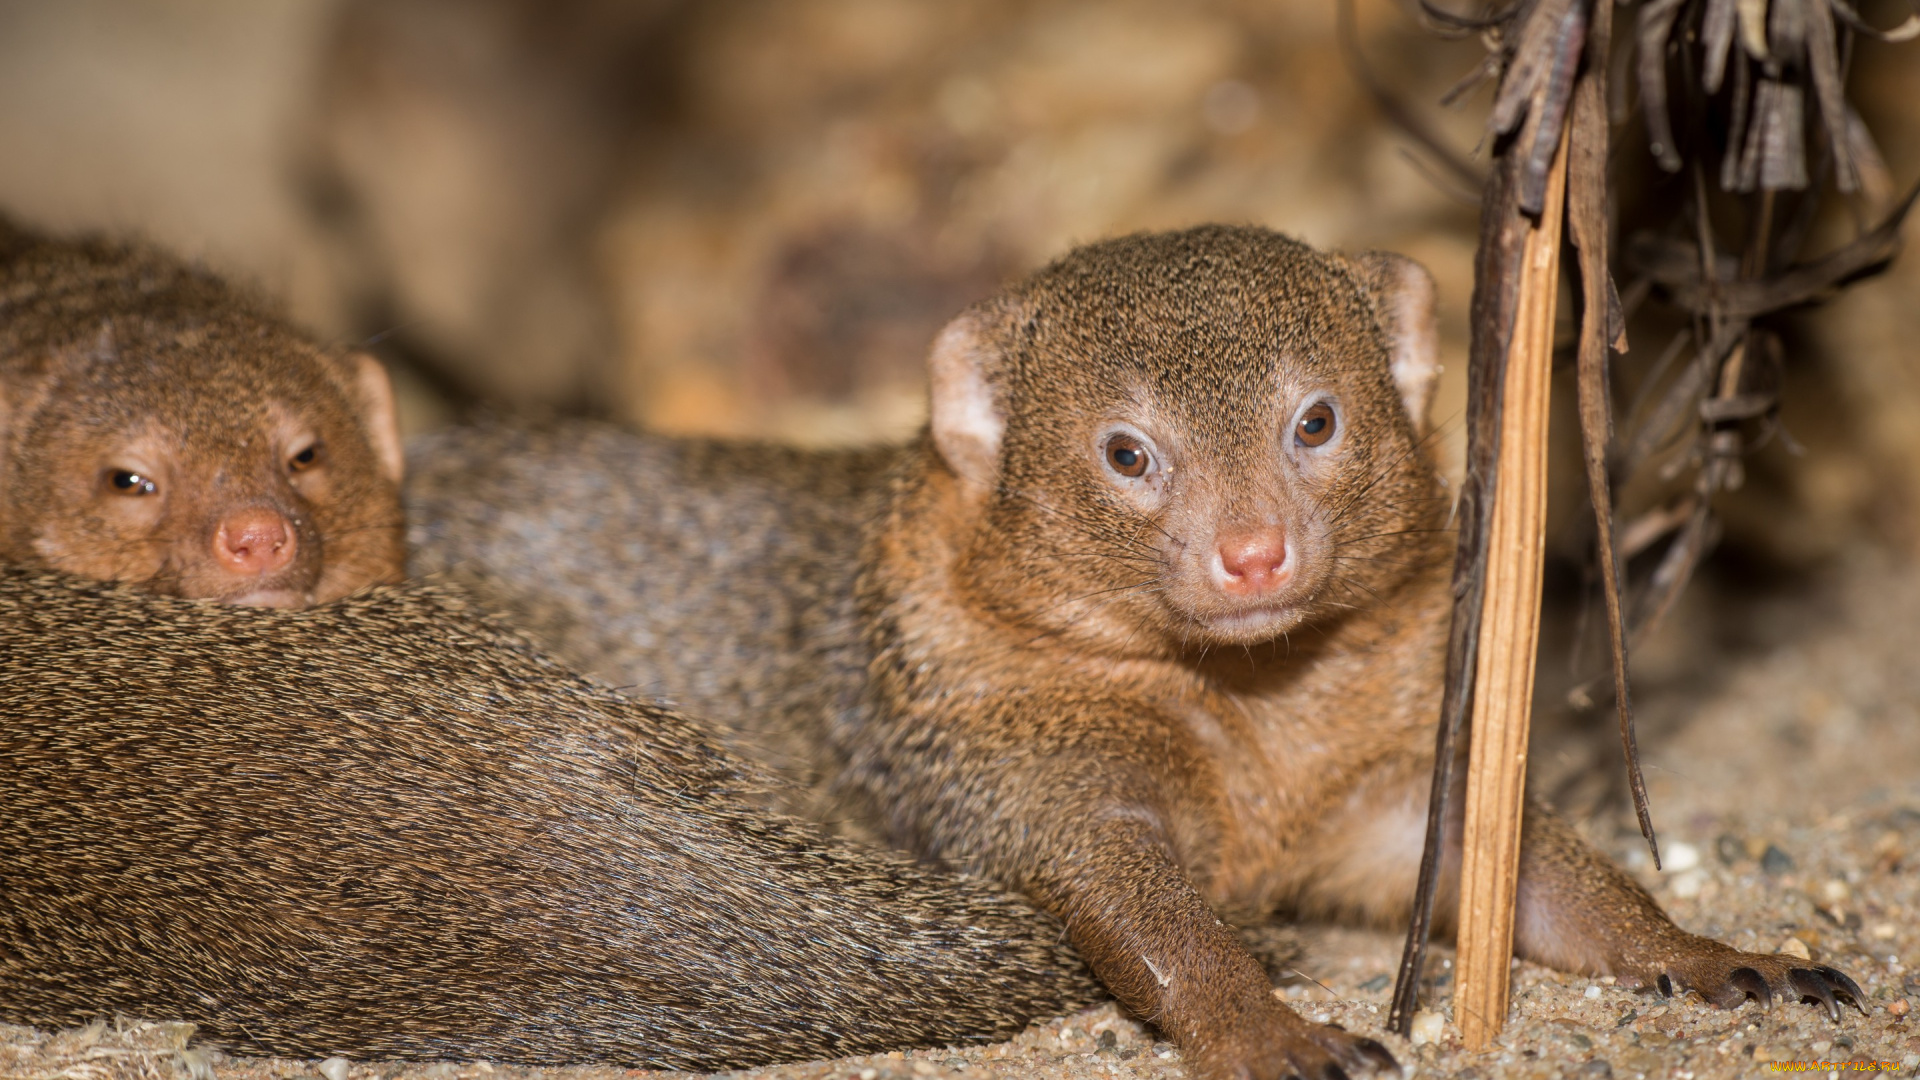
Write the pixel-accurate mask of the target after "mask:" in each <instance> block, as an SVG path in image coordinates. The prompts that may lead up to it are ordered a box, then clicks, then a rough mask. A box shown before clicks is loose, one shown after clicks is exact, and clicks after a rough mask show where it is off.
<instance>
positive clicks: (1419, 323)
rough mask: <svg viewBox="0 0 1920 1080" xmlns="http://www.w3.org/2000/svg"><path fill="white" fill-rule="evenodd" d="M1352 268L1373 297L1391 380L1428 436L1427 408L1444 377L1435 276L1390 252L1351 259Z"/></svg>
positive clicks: (1410, 416) (1415, 422)
mask: <svg viewBox="0 0 1920 1080" xmlns="http://www.w3.org/2000/svg"><path fill="white" fill-rule="evenodd" d="M1352 264H1353V267H1354V269H1355V270H1356V271H1357V272H1358V273H1359V275H1360V278H1361V280H1362V281H1364V282H1365V283H1366V286H1367V291H1368V292H1369V293H1370V294H1371V295H1372V298H1373V311H1374V316H1375V317H1376V318H1378V319H1379V320H1380V329H1381V330H1382V331H1384V332H1385V333H1386V335H1387V346H1388V348H1390V349H1392V350H1393V381H1394V384H1395V385H1397V386H1398V387H1399V388H1400V400H1401V401H1402V402H1403V403H1404V404H1405V405H1406V407H1407V418H1408V419H1410V420H1412V421H1413V432H1414V434H1415V435H1425V434H1426V433H1427V428H1428V418H1427V408H1428V406H1429V405H1431V404H1432V402H1433V387H1434V383H1435V382H1437V381H1438V380H1439V377H1440V320H1439V316H1438V315H1437V314H1436V312H1435V310H1434V302H1435V290H1434V284H1433V275H1432V274H1429V273H1427V268H1426V267H1424V266H1421V265H1420V264H1419V263H1417V262H1414V261H1413V260H1412V259H1409V258H1407V257H1406V256H1405V255H1396V254H1393V253H1392V252H1388V251H1368V252H1364V253H1362V254H1359V255H1356V256H1353V258H1352Z"/></svg>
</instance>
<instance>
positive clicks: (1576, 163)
mask: <svg viewBox="0 0 1920 1080" xmlns="http://www.w3.org/2000/svg"><path fill="white" fill-rule="evenodd" d="M1612 35H1613V9H1612V6H1611V5H1608V4H1597V5H1595V7H1594V12H1593V16H1592V22H1591V24H1590V25H1589V26H1588V28H1587V57H1588V63H1587V69H1586V73H1585V75H1584V76H1583V77H1582V78H1581V80H1580V84H1579V85H1578V86H1577V87H1575V89H1574V95H1573V122H1572V127H1571V131H1570V132H1569V136H1568V137H1569V139H1570V140H1571V142H1570V144H1569V145H1570V150H1569V164H1568V168H1567V199H1568V204H1567V225H1568V228H1569V229H1570V230H1571V232H1572V234H1573V242H1574V245H1575V246H1576V247H1577V248H1578V249H1579V254H1580V290H1581V310H1580V356H1579V380H1578V381H1579V387H1580V437H1581V438H1580V441H1581V448H1582V451H1583V456H1584V457H1585V459H1586V466H1587V492H1588V495H1589V497H1590V498H1591V501H1592V503H1593V522H1594V550H1595V552H1596V553H1597V555H1598V558H1597V559H1596V560H1595V561H1596V562H1597V563H1598V566H1597V567H1596V569H1597V571H1598V573H1599V576H1600V592H1601V595H1602V597H1603V598H1604V599H1605V602H1606V608H1607V645H1608V653H1609V655H1610V659H1611V660H1612V661H1613V700H1614V709H1615V712H1616V713H1617V715H1618V717H1619V720H1620V749H1621V753H1622V754H1623V755H1624V756H1625V758H1626V762H1627V783H1628V786H1629V788H1631V790H1632V792H1633V809H1634V814H1635V816H1637V817H1638V818H1639V819H1640V835H1642V836H1644V837H1646V839H1647V847H1648V848H1649V849H1650V850H1651V851H1652V853H1653V863H1654V865H1655V866H1658V865H1660V844H1659V842H1658V841H1657V840H1656V839H1655V837H1654V833H1653V813H1652V810H1651V809H1650V808H1649V807H1648V805H1647V784H1646V780H1645V779H1643V778H1642V776H1641V773H1640V752H1639V748H1638V745H1637V742H1636V740H1635V739H1634V733H1633V697H1632V695H1631V694H1630V693H1629V692H1628V687H1627V625H1626V613H1625V612H1624V611H1623V610H1622V605H1621V602H1620V568H1619V559H1618V556H1617V555H1616V549H1615V546H1614V536H1613V489H1612V484H1611V478H1610V477H1609V476H1608V472H1607V465H1608V460H1607V459H1608V455H1609V451H1610V449H1611V447H1612V444H1613V408H1612V401H1611V399H1610V398H1609V396H1608V384H1609V380H1608V376H1607V351H1608V350H1609V349H1613V350H1617V351H1619V352H1625V351H1626V348H1627V333H1626V317H1625V316H1624V315H1623V314H1622V312H1621V310H1620V297H1619V296H1618V294H1616V293H1615V291H1614V288H1613V274H1612V272H1611V271H1610V270H1609V266H1610V265H1611V264H1610V262H1609V259H1610V254H1609V251H1608V248H1609V243H1608V230H1607V128H1608V123H1607V81H1606V80H1607V63H1606V59H1607V56H1608V49H1609V47H1610V46H1611V43H1612Z"/></svg>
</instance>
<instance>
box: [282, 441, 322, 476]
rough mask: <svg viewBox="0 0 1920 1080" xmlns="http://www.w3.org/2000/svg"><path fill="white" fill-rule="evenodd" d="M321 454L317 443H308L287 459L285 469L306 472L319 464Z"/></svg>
mask: <svg viewBox="0 0 1920 1080" xmlns="http://www.w3.org/2000/svg"><path fill="white" fill-rule="evenodd" d="M323 456H324V452H323V450H322V448H321V446H320V444H319V443H317V442H316V443H309V444H308V445H307V447H306V448H305V449H303V450H301V451H300V452H299V453H297V454H295V455H293V456H292V457H290V458H288V459H287V471H288V472H306V471H307V470H308V469H311V468H313V467H314V466H315V465H318V464H320V461H321V459H322V457H323Z"/></svg>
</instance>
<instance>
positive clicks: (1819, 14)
mask: <svg viewBox="0 0 1920 1080" xmlns="http://www.w3.org/2000/svg"><path fill="white" fill-rule="evenodd" d="M1792 2H1793V0H1784V2H1783V3H1782V4H1781V6H1782V7H1787V6H1790V4H1791V3H1792ZM1800 6H1801V9H1802V10H1803V11H1804V12H1805V20H1806V34H1807V66H1808V67H1809V68H1810V69H1811V70H1812V72H1813V98H1814V102H1815V103H1816V104H1818V105H1819V107H1820V125H1821V127H1823V128H1825V129H1826V131H1827V139H1828V142H1829V144H1830V145H1831V146H1832V149H1833V182H1834V184H1835V186H1837V187H1839V189H1840V190H1841V191H1843V192H1847V193H1848V194H1852V193H1853V192H1856V191H1859V190H1860V170H1859V169H1857V168H1856V167H1855V166H1854V163H1853V148H1852V146H1851V145H1849V143H1848V139H1847V99H1846V91H1845V90H1844V89H1842V87H1841V84H1840V46H1839V42H1838V41H1837V40H1836V38H1835V33H1834V27H1833V9H1832V8H1830V7H1828V6H1827V0H1800Z"/></svg>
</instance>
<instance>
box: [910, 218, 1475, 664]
mask: <svg viewBox="0 0 1920 1080" xmlns="http://www.w3.org/2000/svg"><path fill="white" fill-rule="evenodd" d="M1434 351H1435V331H1434V315H1433V285H1432V281H1431V279H1430V278H1429V277H1428V276H1427V274H1426V272H1425V271H1424V270H1422V269H1421V268H1420V267H1419V266H1418V265H1417V264H1415V263H1413V262H1412V261H1410V260H1408V259H1405V258H1403V257H1400V256H1395V255H1384V254H1368V255H1361V256H1355V257H1343V256H1338V255H1330V254H1324V253H1321V252H1317V251H1314V250H1313V249H1311V248H1309V247H1307V246H1306V245H1304V244H1301V243H1298V242H1296V241H1293V240H1290V239H1288V238H1286V237H1284V236H1280V235H1278V234H1276V233H1273V232H1269V231H1266V230H1264V229H1258V228H1230V227H1220V226H1208V227H1203V228H1197V229H1192V230H1188V231H1184V232H1175V233H1166V234H1157V235H1139V236H1129V237H1124V238H1121V239H1117V240H1109V241H1105V242H1102V243H1097V244H1092V245H1089V246H1087V247H1083V248H1080V249H1079V250H1076V251H1074V252H1072V253H1070V254H1068V255H1067V256H1065V257H1064V258H1062V259H1061V260H1060V261H1058V262H1056V263H1054V264H1053V265H1051V266H1049V267H1047V268H1046V269H1044V270H1042V271H1040V272H1039V273H1038V274H1036V275H1034V276H1033V277H1032V278H1030V279H1028V280H1027V281H1025V282H1024V283H1021V284H1019V285H1017V286H1015V287H1013V288H1012V289H1010V290H1008V291H1007V292H1005V293H1003V294H1002V295H1000V296H998V297H996V298H993V299H991V300H988V301H986V302H984V303H982V304H980V305H978V306H976V307H975V308H974V309H972V310H971V311H969V312H967V313H966V314H964V315H962V316H961V317H960V318H958V319H957V320H955V321H954V322H953V323H951V324H950V325H949V326H948V327H947V329H946V330H945V331H944V332H943V333H942V335H941V336H940V338H939V339H938V341H937V342H936V344H935V346H934V349H933V352H932V356H931V359H930V368H931V375H932V384H933V409H932V425H931V435H932V442H933V445H934V447H935V449H936V450H937V451H938V455H939V458H940V459H941V460H942V461H943V462H944V463H945V465H946V467H947V468H948V469H950V470H951V472H952V473H953V475H954V476H955V478H957V480H958V485H957V491H958V492H959V493H960V495H959V501H960V505H962V506H963V507H964V509H963V510H962V511H961V514H962V516H963V518H965V520H964V521H963V522H962V523H961V524H960V532H961V534H962V535H961V536H960V537H959V538H958V540H959V542H958V543H957V544H956V545H955V548H954V552H955V559H956V562H955V565H954V568H953V574H954V580H955V582H956V584H958V585H959V586H960V587H961V588H962V589H965V590H967V591H968V593H969V595H970V596H971V597H972V598H973V600H974V601H975V602H976V603H977V604H980V605H982V606H984V607H985V608H987V609H989V610H992V611H994V612H995V613H996V614H997V615H998V616H999V617H1001V618H1004V619H1006V620H1007V621H1010V622H1014V623H1019V624H1023V625H1036V626H1040V627H1044V628H1048V629H1050V630H1053V631H1056V632H1063V633H1072V634H1075V635H1076V636H1081V637H1089V638H1092V639H1094V640H1104V641H1107V642H1109V643H1110V644H1112V645H1113V646H1115V647H1116V648H1122V649H1128V650H1138V649H1141V648H1146V649H1149V650H1151V651H1154V652H1162V653H1164V652H1169V651H1171V652H1180V651H1184V650H1186V649H1189V648H1197V649H1204V648H1207V647H1210V646H1214V645H1220V644H1242V645H1244V644H1251V643H1255V642H1262V641H1267V640H1272V639H1274V638H1276V637H1278V636H1280V635H1284V634H1286V633H1287V632H1288V631H1290V630H1292V629H1294V628H1296V627H1299V626H1301V625H1302V624H1303V623H1306V622H1308V621H1310V620H1317V619H1324V618H1332V617H1338V616H1339V615H1340V614H1341V613H1343V612H1347V611H1350V610H1352V609H1356V608H1368V607H1372V606H1374V605H1376V604H1378V603H1380V602H1381V594H1382V593H1384V592H1385V591H1386V590H1388V589H1390V588H1391V587H1392V585H1393V583H1394V582H1396V581H1397V580H1400V579H1403V578H1404V577H1406V576H1407V575H1408V574H1409V573H1411V572H1412V569H1413V568H1412V567H1410V565H1409V563H1410V562H1413V561H1417V557H1416V553H1419V552H1423V551H1426V550H1430V549H1431V545H1432V536H1431V534H1432V532H1433V531H1434V529H1435V527H1436V526H1437V524H1438V522H1437V521H1436V520H1435V519H1436V517H1437V515H1439V514H1442V513H1444V503H1443V501H1442V500H1441V498H1440V495H1441V489H1440V487H1439V485H1438V482H1437V479H1436V474H1435V472H1434V470H1433V466H1432V464H1431V461H1430V459H1429V455H1428V454H1426V453H1425V452H1423V447H1422V445H1421V440H1422V437H1423V435H1424V432H1425V428H1426V411H1427V405H1428V400H1429V398H1430V396H1431V393H1432V387H1433V382H1434V378H1435V375H1436V373H1437V371H1438V368H1437V365H1436V363H1435V355H1434Z"/></svg>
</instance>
